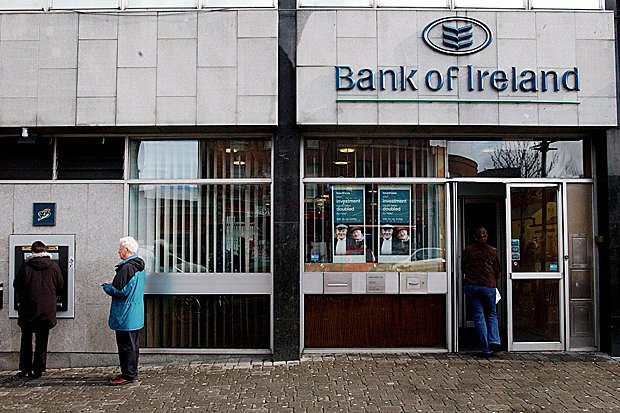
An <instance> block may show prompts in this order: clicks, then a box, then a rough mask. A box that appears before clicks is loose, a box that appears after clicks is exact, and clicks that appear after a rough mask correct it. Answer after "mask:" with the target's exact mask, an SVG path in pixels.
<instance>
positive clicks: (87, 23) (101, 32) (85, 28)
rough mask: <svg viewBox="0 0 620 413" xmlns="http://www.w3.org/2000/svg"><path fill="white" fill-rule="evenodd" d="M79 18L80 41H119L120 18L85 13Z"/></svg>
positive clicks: (111, 15) (112, 15)
mask: <svg viewBox="0 0 620 413" xmlns="http://www.w3.org/2000/svg"><path fill="white" fill-rule="evenodd" d="M79 16H80V23H79V24H80V26H79V38H80V40H82V39H87V40H96V39H99V40H104V39H108V40H110V39H118V20H119V17H118V16H116V15H114V14H101V13H83V14H80V15H79Z"/></svg>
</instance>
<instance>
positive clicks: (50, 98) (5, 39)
mask: <svg viewBox="0 0 620 413" xmlns="http://www.w3.org/2000/svg"><path fill="white" fill-rule="evenodd" d="M5 20H6V23H2V22H3V21H5ZM334 27H335V24H334ZM277 30H278V13H277V11H275V10H226V11H218V12H213V11H209V12H201V11H184V12H178V13H167V12H132V13H124V14H120V15H113V14H99V13H85V14H75V13H69V12H67V13H65V12H54V13H30V14H19V13H16V14H5V15H0V127H3V126H11V127H16V126H49V127H54V126H75V125H79V126H85V125H88V126H143V125H146V126H154V125H172V124H174V125H188V126H191V125H197V124H206V125H218V124H221V125H231V124H232V125H234V124H236V123H237V121H238V120H240V119H243V122H251V123H257V124H260V125H269V124H273V122H274V119H276V118H277V114H276V113H275V111H276V110H277V105H271V104H270V105H269V106H268V107H267V108H260V110H258V111H257V110H256V108H254V107H252V106H251V105H249V104H248V103H249V102H251V101H261V100H262V101H266V102H272V101H273V100H274V99H277V96H278V90H277V79H278V41H277ZM334 36H335V34H334ZM332 59H333V60H334V61H335V39H334V49H333V52H332ZM138 68H141V69H151V70H130V69H138ZM198 68H212V69H213V70H205V71H199V70H198ZM224 68H226V69H224ZM60 69H72V70H74V71H77V79H73V78H71V76H72V75H71V72H60V71H59V72H52V71H49V70H60ZM76 69H77V70H76ZM125 69H126V70H125ZM229 69H231V70H229ZM215 72H217V73H215ZM233 72H234V76H235V79H234V81H230V75H231V73H233ZM54 73H58V74H59V77H57V78H54V77H53V74H54ZM153 73H154V75H153ZM199 73H200V74H203V75H206V76H207V77H206V78H198V76H199ZM74 76H75V75H74ZM211 80H213V81H214V82H216V83H214V84H211V83H209V81H211ZM153 82H154V84H155V85H156V88H155V92H153V87H152V85H153ZM199 84H200V87H201V91H200V92H199V91H198V90H197V87H198V85H199ZM76 85H77V87H76ZM215 92H217V96H215V95H216V94H215ZM207 96H209V97H207ZM241 96H256V97H257V98H256V99H245V98H244V99H240V97H241ZM171 97H184V98H190V99H165V98H171ZM9 98H10V99H9ZM162 98H164V99H162ZM214 98H215V99H214ZM240 100H243V102H244V103H243V104H239V101H240ZM192 102H193V103H192ZM218 105H219V106H220V107H217V106H218ZM222 106H223V107H222ZM240 110H250V111H252V113H239V114H238V112H239V111H240ZM271 111H273V113H271ZM258 113H261V114H262V116H263V117H262V118H260V119H259V115H258ZM199 119H200V120H199ZM219 122H221V123H219ZM244 124H247V123H244Z"/></svg>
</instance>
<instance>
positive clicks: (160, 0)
mask: <svg viewBox="0 0 620 413" xmlns="http://www.w3.org/2000/svg"><path fill="white" fill-rule="evenodd" d="M196 7H197V0H127V8H128V9H131V8H136V9H148V8H196Z"/></svg>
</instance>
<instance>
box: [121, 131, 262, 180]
mask: <svg viewBox="0 0 620 413" xmlns="http://www.w3.org/2000/svg"><path fill="white" fill-rule="evenodd" d="M131 148H132V156H131V159H132V166H131V178H132V179H228V178H239V179H242V178H269V177H270V175H271V142H270V141H267V140H195V139H194V140H165V141H162V140H157V141H155V140H153V141H147V140H144V141H133V142H132V145H131Z"/></svg>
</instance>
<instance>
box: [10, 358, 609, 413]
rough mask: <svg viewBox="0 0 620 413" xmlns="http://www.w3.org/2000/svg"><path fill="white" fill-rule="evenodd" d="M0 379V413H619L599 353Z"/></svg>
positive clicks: (304, 362)
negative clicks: (128, 379) (125, 379)
mask: <svg viewBox="0 0 620 413" xmlns="http://www.w3.org/2000/svg"><path fill="white" fill-rule="evenodd" d="M15 373H16V372H10V371H3V372H0V397H1V398H2V403H1V405H0V411H28V412H63V413H64V412H109V411H119V412H130V411H140V412H155V411H157V412H180V411H184V412H187V411H191V412H194V411H195V412H203V411H242V412H304V413H305V412H418V411H419V412H455V411H475V412H534V411H535V412H539V411H543V410H544V411H550V412H564V411H570V412H581V411H590V412H602V411H616V410H620V361H618V360H616V359H613V358H611V357H608V356H606V355H604V354H601V353H501V354H499V355H498V356H497V357H494V358H492V359H489V360H486V359H478V358H476V357H474V356H472V355H463V354H456V355H455V354H416V353H409V354H372V355H368V354H347V355H337V354H336V355H316V354H312V355H306V356H304V357H302V359H301V361H300V362H288V363H283V362H273V361H271V360H269V359H267V358H265V357H247V356H244V357H237V358H234V357H233V358H231V357H226V358H222V357H212V358H206V359H205V361H202V362H195V361H193V362H191V363H188V362H186V363H168V364H164V365H142V366H140V377H139V380H138V381H136V382H134V383H132V384H129V385H125V386H121V387H111V386H109V385H108V380H109V378H110V377H112V376H115V375H116V374H117V373H118V369H117V368H112V367H98V368H74V369H49V370H48V371H47V372H46V373H44V375H43V377H42V378H40V379H37V380H30V379H21V378H15V377H13V375H14V374H15Z"/></svg>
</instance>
